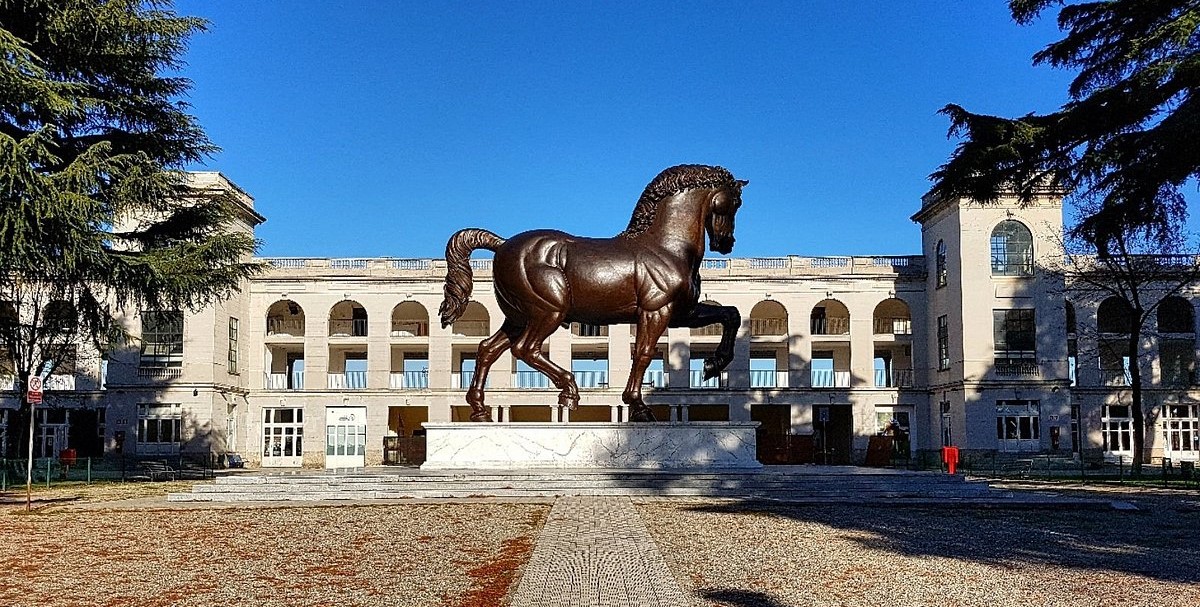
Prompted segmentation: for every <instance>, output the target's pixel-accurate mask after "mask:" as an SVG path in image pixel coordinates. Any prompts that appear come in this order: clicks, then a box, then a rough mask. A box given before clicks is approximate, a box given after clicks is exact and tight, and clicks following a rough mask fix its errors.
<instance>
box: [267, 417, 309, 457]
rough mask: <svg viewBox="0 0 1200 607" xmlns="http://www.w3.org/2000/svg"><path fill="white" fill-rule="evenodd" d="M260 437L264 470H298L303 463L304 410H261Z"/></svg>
mask: <svg viewBox="0 0 1200 607" xmlns="http://www.w3.org/2000/svg"><path fill="white" fill-rule="evenodd" d="M262 436H263V442H262V449H263V451H262V454H263V457H262V465H263V467H264V468H299V467H300V466H301V464H303V463H304V458H303V457H302V456H303V454H304V409H302V408H300V407H272V408H268V409H263V433H262Z"/></svg>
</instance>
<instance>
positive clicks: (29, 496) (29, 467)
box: [25, 380, 36, 512]
mask: <svg viewBox="0 0 1200 607" xmlns="http://www.w3.org/2000/svg"><path fill="white" fill-rule="evenodd" d="M27 381H28V380H27ZM26 400H28V399H26ZM34 409H36V407H34V405H33V403H29V459H28V460H27V461H26V462H25V511H26V512H29V511H30V510H33V430H34V428H33V420H34V419H35V418H36V416H35V415H34Z"/></svg>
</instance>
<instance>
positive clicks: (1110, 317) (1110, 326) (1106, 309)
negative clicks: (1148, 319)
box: [1096, 297, 1133, 334]
mask: <svg viewBox="0 0 1200 607" xmlns="http://www.w3.org/2000/svg"><path fill="white" fill-rule="evenodd" d="M1096 328H1097V330H1099V331H1100V332H1101V333H1120V334H1128V333H1129V332H1130V330H1131V329H1132V328H1133V309H1132V308H1131V307H1130V306H1129V303H1128V302H1126V301H1125V300H1123V299H1121V298H1119V297H1109V298H1108V299H1105V300H1104V301H1102V302H1100V307H1099V308H1098V309H1097V310H1096Z"/></svg>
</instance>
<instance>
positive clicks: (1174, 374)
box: [0, 173, 1200, 468]
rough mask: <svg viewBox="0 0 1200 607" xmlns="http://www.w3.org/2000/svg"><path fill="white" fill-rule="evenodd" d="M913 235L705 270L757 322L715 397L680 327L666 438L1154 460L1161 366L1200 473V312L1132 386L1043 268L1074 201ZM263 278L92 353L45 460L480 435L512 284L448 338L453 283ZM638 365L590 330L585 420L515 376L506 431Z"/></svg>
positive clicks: (1167, 317)
mask: <svg viewBox="0 0 1200 607" xmlns="http://www.w3.org/2000/svg"><path fill="white" fill-rule="evenodd" d="M194 180H195V182H196V183H197V185H198V186H199V187H202V188H204V189H206V190H208V191H211V192H217V193H219V194H220V195H222V196H224V198H225V200H226V201H227V202H228V204H230V205H233V206H234V207H235V208H237V209H240V210H241V217H242V219H243V221H244V225H242V226H240V229H247V230H253V229H254V227H255V226H256V225H257V224H258V223H260V222H261V221H263V218H262V216H261V215H259V214H258V213H257V212H255V211H254V208H253V199H252V198H251V197H250V196H249V195H247V194H246V193H245V192H243V191H242V190H240V189H239V188H238V187H237V186H236V185H234V184H233V183H232V182H230V181H229V180H227V179H226V178H225V177H224V176H222V175H220V174H219V173H199V174H196V175H195V176H194ZM912 218H913V220H914V221H916V222H918V223H919V224H920V225H921V226H922V238H921V243H920V250H919V251H918V252H916V254H914V255H910V256H901V257H891V256H888V257H881V256H845V257H804V256H788V257H771V258H729V259H726V258H719V259H707V260H705V261H704V263H703V266H702V268H701V276H702V279H703V297H702V299H704V300H706V301H710V302H716V303H719V304H722V305H730V306H736V307H737V308H738V309H739V310H740V312H741V315H742V319H743V320H742V326H741V328H740V330H739V331H738V335H737V340H736V346H735V358H734V361H733V363H732V364H731V365H730V366H729V367H728V369H727V370H726V371H725V372H724V373H723V374H722V375H721V377H720V378H718V379H713V380H710V381H703V374H702V372H701V369H702V364H703V358H704V357H705V356H706V355H707V354H709V353H711V352H712V351H713V349H714V348H715V347H716V344H717V341H718V340H719V334H720V333H719V326H717V325H714V326H710V327H706V328H702V329H670V330H669V331H668V332H667V333H666V334H665V335H664V336H663V338H662V340H661V341H660V342H659V356H658V358H657V359H656V360H655V361H654V363H653V364H652V365H651V367H650V369H649V370H648V371H647V372H646V374H645V376H644V377H643V384H644V385H645V386H646V387H647V389H646V401H647V403H649V404H651V405H652V406H653V408H654V409H655V411H656V415H657V417H658V419H659V420H663V421H667V420H669V421H672V422H675V423H689V422H693V421H714V420H756V421H759V422H761V424H762V426H761V428H760V434H759V437H760V438H759V444H760V445H759V446H760V459H762V460H763V461H764V462H777V461H813V462H828V463H851V462H861V461H862V460H863V459H864V457H865V454H866V451H867V449H868V445H869V443H870V439H871V437H872V436H876V435H879V434H881V433H883V432H885V431H887V432H889V433H890V434H891V435H892V436H893V437H895V436H900V437H903V440H900V441H899V444H900V448H902V449H903V451H904V452H905V454H913V455H915V454H918V453H929V452H933V451H935V450H937V449H939V448H940V447H942V446H943V445H951V444H952V445H956V446H958V447H960V448H962V449H965V450H968V451H974V452H1000V453H1009V452H1012V453H1029V452H1032V453H1050V454H1059V455H1062V456H1064V457H1070V456H1072V455H1075V456H1080V457H1084V458H1087V459H1091V460H1096V459H1101V458H1105V457H1109V458H1111V457H1116V456H1119V455H1124V456H1129V455H1131V453H1132V452H1131V425H1132V418H1131V417H1130V407H1129V399H1130V394H1129V388H1128V385H1127V384H1128V369H1129V366H1130V365H1131V364H1141V365H1142V370H1143V375H1144V377H1145V378H1147V382H1146V390H1145V394H1146V399H1145V402H1146V407H1145V408H1146V414H1147V425H1146V428H1147V448H1148V451H1149V454H1150V455H1151V456H1153V457H1170V458H1174V459H1176V460H1195V459H1197V458H1198V456H1200V428H1198V424H1200V390H1197V389H1196V386H1195V381H1194V380H1195V374H1194V366H1195V360H1196V354H1197V351H1196V347H1197V346H1196V340H1195V333H1196V314H1195V305H1196V299H1197V296H1198V295H1200V294H1198V293H1196V292H1195V291H1194V290H1191V291H1188V292H1186V293H1184V294H1183V296H1176V297H1174V298H1172V299H1170V300H1168V301H1166V302H1164V304H1163V305H1162V306H1161V309H1160V311H1159V314H1158V318H1157V327H1155V328H1156V329H1157V330H1155V331H1151V335H1149V336H1148V337H1147V339H1146V351H1147V355H1146V356H1144V357H1142V358H1141V359H1140V360H1138V361H1134V362H1133V363H1131V362H1130V361H1129V360H1128V359H1127V358H1125V357H1122V356H1121V355H1120V352H1121V349H1120V347H1119V344H1120V343H1121V339H1122V332H1123V331H1126V330H1127V327H1125V326H1124V325H1123V324H1122V319H1123V318H1124V316H1123V315H1122V312H1123V310H1122V309H1121V305H1120V302H1114V301H1103V300H1102V301H1092V300H1091V299H1088V298H1087V297H1084V296H1083V294H1082V293H1079V294H1076V293H1075V292H1073V291H1072V290H1071V288H1070V287H1069V285H1064V284H1063V281H1062V279H1061V277H1058V276H1056V275H1055V274H1053V273H1050V272H1046V271H1044V270H1043V269H1042V268H1044V267H1047V265H1050V262H1052V261H1053V260H1058V259H1061V258H1062V251H1061V248H1060V244H1059V243H1060V241H1061V233H1062V204H1061V195H1060V194H1058V193H1054V192H1046V193H1045V194H1044V195H1043V196H1041V197H1039V198H1038V199H1037V200H1035V201H1034V202H1033V203H1032V204H1026V205H1019V204H1017V203H1016V202H1015V201H1014V200H1002V201H1001V202H1000V203H997V204H990V205H982V204H978V203H975V202H972V201H969V200H925V201H923V204H922V206H921V208H920V210H919V211H917V213H916V214H915V215H913V217H912ZM401 253H402V252H401ZM262 261H264V262H266V263H267V264H269V267H270V270H269V271H268V272H266V273H264V274H262V275H260V276H258V277H257V278H255V279H253V280H250V281H249V282H247V283H246V284H245V285H244V287H243V289H242V290H241V292H240V293H239V294H237V295H236V296H234V297H233V298H232V299H230V300H227V301H224V302H221V303H219V304H217V305H213V306H210V307H208V308H205V309H203V310H201V311H199V312H195V313H192V312H185V311H178V310H131V311H130V312H129V315H128V318H127V322H128V327H129V329H130V331H131V332H132V333H133V334H135V335H141V338H142V341H141V344H140V346H135V347H130V348H129V349H127V350H123V351H118V352H113V353H110V354H108V355H107V356H103V357H102V356H97V355H94V353H93V355H91V356H89V355H88V354H87V353H86V352H84V351H82V350H81V352H80V353H79V355H78V356H77V357H76V358H77V360H76V361H75V372H74V373H72V374H64V375H61V376H54V377H52V378H50V381H49V382H48V389H49V390H50V392H49V393H48V395H47V402H48V405H49V406H47V407H44V408H41V409H39V411H38V419H37V421H38V429H37V434H36V436H37V440H36V443H35V446H36V450H37V452H38V455H40V456H52V455H54V454H57V453H58V452H59V451H61V450H62V449H65V448H74V449H77V451H78V452H79V453H80V455H89V454H91V455H100V454H104V453H111V452H114V451H116V450H117V449H118V448H119V449H121V450H123V451H124V452H125V453H127V454H137V455H169V454H176V453H180V452H184V453H189V452H198V453H215V454H223V453H226V452H237V453H240V454H242V455H243V457H244V458H245V459H246V460H247V461H249V462H250V464H251V465H255V466H262V467H282V468H287V467H299V466H307V467H346V466H362V465H372V464H378V463H381V462H383V461H385V460H388V461H393V460H395V459H396V457H395V450H397V449H399V448H400V447H399V446H400V445H412V444H415V443H419V442H420V440H421V435H422V430H421V424H422V422H426V421H464V422H465V421H466V420H467V414H468V411H469V408H468V407H467V406H466V404H465V402H464V398H463V397H464V392H465V390H464V388H465V387H466V386H467V385H468V384H469V382H470V378H471V377H472V374H473V372H474V357H475V350H476V347H477V345H478V342H479V341H480V339H482V338H483V337H484V336H486V335H489V334H490V333H491V332H493V331H494V330H495V329H496V328H498V326H499V324H498V323H499V321H500V320H501V318H502V316H501V313H500V311H499V308H498V307H497V305H496V301H495V300H494V297H493V294H492V288H491V284H490V281H491V266H490V260H488V259H476V260H473V261H472V267H473V270H474V274H475V280H476V284H475V291H474V298H475V299H474V300H473V301H472V303H471V304H470V306H469V307H468V309H467V312H466V313H465V314H464V315H463V316H462V318H461V319H459V320H458V321H457V322H455V323H454V324H453V326H451V327H447V328H442V327H440V326H439V324H438V322H437V316H436V312H437V309H438V305H439V303H440V302H441V298H442V279H443V277H444V275H445V269H446V268H445V262H444V261H443V260H439V259H410V258H403V257H395V258H370V259H367V258H353V259H328V258H264V259H263V260H262ZM1076 295H1078V297H1077V296H1076ZM632 344H633V339H632V332H631V328H630V327H628V326H624V325H621V326H608V327H605V326H589V325H580V324H574V325H572V326H571V327H570V329H569V330H566V329H561V330H559V331H558V332H556V333H555V334H554V335H552V336H551V337H550V338H549V339H548V341H547V344H546V349H547V350H548V352H549V357H550V358H551V359H552V360H553V361H555V362H556V363H557V364H559V365H561V366H563V367H565V368H570V369H571V370H573V371H574V373H575V376H576V379H577V381H578V383H579V386H580V390H581V393H582V399H581V402H580V406H579V408H578V409H576V410H574V411H568V410H565V409H564V408H562V407H559V406H558V405H557V390H556V389H554V387H553V386H552V385H550V384H549V383H548V382H547V380H546V378H545V377H543V376H542V375H541V374H540V373H538V372H536V371H533V370H531V369H529V368H528V367H526V366H525V365H524V363H521V362H518V361H516V360H515V359H513V358H512V357H511V355H509V354H505V355H504V356H503V357H502V358H501V359H500V360H499V361H498V362H497V363H496V364H495V365H494V366H493V367H492V372H491V374H490V375H489V378H488V385H489V389H488V401H487V402H488V404H489V405H490V406H491V407H492V408H493V418H494V419H496V420H498V421H502V422H509V423H521V422H555V423H564V424H569V423H572V422H580V421H590V422H606V421H612V422H616V421H621V420H624V419H625V414H626V412H625V411H624V409H623V406H622V405H621V398H620V394H621V390H622V388H623V386H624V384H625V382H626V378H627V377H628V374H629V372H630V367H631V358H632V355H631V347H632ZM9 385H11V384H9ZM15 406H16V401H15V395H14V394H12V393H11V392H9V393H8V394H7V396H6V398H5V400H4V401H3V402H2V403H0V446H2V447H3V448H4V450H5V452H8V453H12V452H13V445H12V444H11V443H12V438H11V437H13V436H17V435H18V434H19V433H18V432H16V431H15V429H9V428H7V420H8V418H9V414H8V411H9V410H11V408H13V407H15ZM118 445H119V447H118Z"/></svg>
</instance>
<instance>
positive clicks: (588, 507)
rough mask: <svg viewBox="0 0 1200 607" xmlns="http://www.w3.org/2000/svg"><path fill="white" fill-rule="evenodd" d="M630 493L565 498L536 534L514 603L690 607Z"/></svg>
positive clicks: (528, 606) (517, 606) (520, 606)
mask: <svg viewBox="0 0 1200 607" xmlns="http://www.w3.org/2000/svg"><path fill="white" fill-rule="evenodd" d="M690 604H691V603H690V602H689V601H688V599H687V598H686V595H684V593H683V591H682V590H680V588H679V584H678V583H677V582H676V581H675V578H674V576H673V575H672V574H671V571H670V569H668V568H667V564H666V562H665V561H663V557H662V554H660V553H659V551H658V547H657V546H656V545H655V544H654V541H653V540H651V539H650V534H649V533H648V532H647V531H646V525H645V523H644V522H642V519H641V516H639V515H638V512H637V510H636V509H635V508H634V506H633V502H631V501H630V499H629V498H628V497H592V496H578V497H561V498H559V499H558V500H557V501H556V502H555V503H554V507H553V508H552V509H551V510H550V515H549V517H548V518H547V520H546V524H545V526H544V527H543V528H542V532H541V535H539V536H538V539H537V544H536V545H535V546H534V549H533V556H532V557H531V558H530V561H529V563H528V564H527V565H526V567H525V574H524V575H523V576H522V577H521V582H520V585H519V586H518V587H517V592H516V595H515V598H514V600H513V602H512V605H513V607H544V606H546V605H555V606H563V607H601V606H602V607H685V606H687V605H690Z"/></svg>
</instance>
